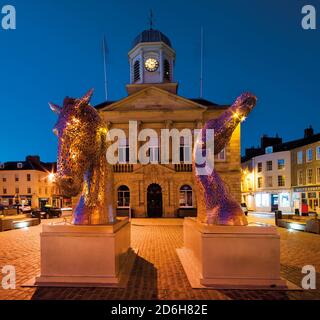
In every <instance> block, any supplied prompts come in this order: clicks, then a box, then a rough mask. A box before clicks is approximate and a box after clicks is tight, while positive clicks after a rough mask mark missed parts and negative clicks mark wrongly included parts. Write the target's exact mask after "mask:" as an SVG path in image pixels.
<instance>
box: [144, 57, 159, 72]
mask: <svg viewBox="0 0 320 320" xmlns="http://www.w3.org/2000/svg"><path fill="white" fill-rule="evenodd" d="M144 67H145V68H146V70H148V71H150V72H154V71H157V70H158V68H159V61H158V60H157V59H154V58H148V59H147V60H146V61H145V63H144Z"/></svg>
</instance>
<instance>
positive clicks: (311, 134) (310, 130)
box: [304, 126, 313, 139]
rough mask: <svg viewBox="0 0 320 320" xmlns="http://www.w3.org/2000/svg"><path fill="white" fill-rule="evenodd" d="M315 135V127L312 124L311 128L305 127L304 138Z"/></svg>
mask: <svg viewBox="0 0 320 320" xmlns="http://www.w3.org/2000/svg"><path fill="white" fill-rule="evenodd" d="M312 136H313V128H312V126H310V127H309V128H307V129H304V138H305V139H306V138H310V137H312Z"/></svg>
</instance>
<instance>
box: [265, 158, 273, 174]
mask: <svg viewBox="0 0 320 320" xmlns="http://www.w3.org/2000/svg"><path fill="white" fill-rule="evenodd" d="M266 167H267V171H272V160H269V161H267V162H266Z"/></svg>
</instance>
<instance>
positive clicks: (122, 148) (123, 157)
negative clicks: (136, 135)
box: [118, 139, 129, 163]
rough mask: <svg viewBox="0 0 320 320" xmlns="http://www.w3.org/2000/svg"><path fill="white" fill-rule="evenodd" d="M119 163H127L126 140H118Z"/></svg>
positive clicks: (127, 148)
mask: <svg viewBox="0 0 320 320" xmlns="http://www.w3.org/2000/svg"><path fill="white" fill-rule="evenodd" d="M118 158H119V163H128V162H129V144H128V142H127V139H120V141H119V147H118Z"/></svg>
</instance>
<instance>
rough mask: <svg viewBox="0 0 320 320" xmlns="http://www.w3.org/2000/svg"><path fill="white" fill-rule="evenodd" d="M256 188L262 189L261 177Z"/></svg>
mask: <svg viewBox="0 0 320 320" xmlns="http://www.w3.org/2000/svg"><path fill="white" fill-rule="evenodd" d="M258 188H262V177H259V178H258Z"/></svg>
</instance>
